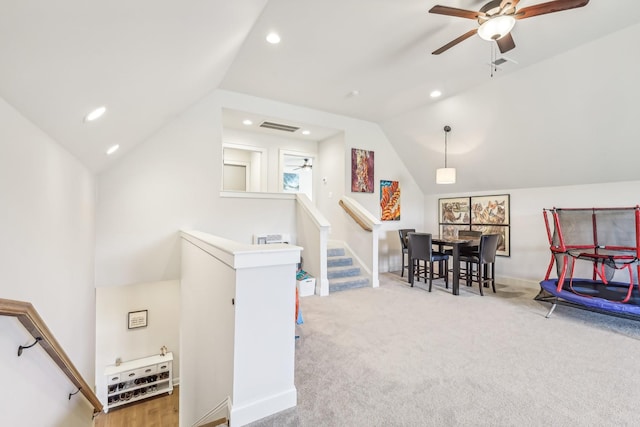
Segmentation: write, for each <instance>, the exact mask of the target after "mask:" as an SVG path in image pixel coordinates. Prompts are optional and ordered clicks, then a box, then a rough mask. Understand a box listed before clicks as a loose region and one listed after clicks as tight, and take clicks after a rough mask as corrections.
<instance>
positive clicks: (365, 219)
mask: <svg viewBox="0 0 640 427" xmlns="http://www.w3.org/2000/svg"><path fill="white" fill-rule="evenodd" d="M338 204H339V205H340V206H342V209H344V210H345V212H346V213H347V214H349V216H350V217H351V218H353V220H354V221H355V222H356V223H358V225H359V226H360V227H362V229H363V230H365V231H373V229H374V228H377V227H379V226H380V225H381V224H382V223H381V222H380V221H379V220H378V219H376V218H375V217H374V216H373V215H371V214H370V213H369V212H368V211H367V210H365V209H363V208H362V206H361V205H360V204H359V203H357V202H356V201H355V200H353V199H351V198H350V197H347V196H342V197H341V198H340V201H339V202H338Z"/></svg>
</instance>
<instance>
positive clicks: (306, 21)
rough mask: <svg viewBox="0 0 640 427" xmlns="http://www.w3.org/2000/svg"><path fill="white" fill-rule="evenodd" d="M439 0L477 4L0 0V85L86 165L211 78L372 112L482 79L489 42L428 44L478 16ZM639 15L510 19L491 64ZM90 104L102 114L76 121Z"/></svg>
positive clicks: (100, 162) (633, 6)
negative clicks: (439, 10) (509, 40)
mask: <svg viewBox="0 0 640 427" xmlns="http://www.w3.org/2000/svg"><path fill="white" fill-rule="evenodd" d="M437 3H438V4H442V5H447V6H452V7H458V8H463V9H473V10H478V9H479V8H480V7H482V5H483V4H484V3H486V1H477V0H442V1H438V2H436V1H424V0H407V1H397V0H323V1H315V0H269V1H267V0H234V1H228V0H183V1H179V2H178V1H170V0H154V1H150V0H136V1H124V0H112V1H109V2H94V1H87V0H57V1H45V0H21V1H9V0H0V4H1V5H2V9H1V10H2V12H1V13H0V96H1V97H2V98H4V99H5V100H6V101H7V102H9V103H10V104H11V105H13V106H14V107H15V108H16V109H17V110H18V111H20V112H21V113H22V114H23V115H24V116H25V117H26V118H28V119H29V120H30V121H31V122H33V123H34V124H36V125H37V126H38V127H39V128H40V129H42V130H43V131H44V132H46V133H47V134H48V135H50V136H51V137H52V138H54V139H55V140H56V141H58V142H59V143H60V144H62V145H63V146H65V147H66V148H67V149H68V150H69V151H70V152H72V153H73V154H74V155H75V156H77V157H78V158H79V159H80V160H81V161H82V162H83V163H84V164H85V165H87V167H88V168H89V169H90V170H92V171H94V172H99V171H101V170H103V169H104V168H106V167H108V165H109V161H110V158H109V157H108V156H106V155H105V150H106V149H107V148H108V147H110V146H112V145H114V144H120V147H121V149H120V154H119V155H123V154H124V153H126V152H127V151H128V150H131V149H132V148H133V147H134V146H135V145H136V144H139V143H140V142H141V141H143V140H145V139H146V138H147V137H149V136H150V135H152V134H153V133H154V132H155V131H157V130H158V129H159V128H160V127H162V126H163V125H164V124H166V123H168V122H169V121H171V120H172V118H174V117H175V116H176V115H177V114H179V113H180V112H181V111H183V110H184V109H185V108H187V107H188V106H190V105H191V104H193V103H194V102H196V101H197V100H198V99H200V98H202V97H203V96H205V95H206V94H207V93H209V92H210V91H212V90H214V89H216V88H223V89H227V90H231V91H236V92H241V93H246V94H251V95H256V96H259V97H264V98H269V99H273V100H278V101H283V102H287V103H291V104H294V105H300V106H307V107H312V108H315V109H319V110H323V111H328V112H333V113H337V114H342V115H346V116H350V117H355V118H360V119H365V120H369V121H373V122H383V121H387V120H391V119H396V118H398V117H402V116H403V115H405V114H410V112H411V111H414V110H415V109H416V108H418V107H420V106H424V105H428V104H430V103H434V102H439V100H434V99H432V98H431V97H430V96H429V94H430V92H431V91H432V90H435V89H438V90H441V91H442V92H443V95H442V97H441V99H442V98H446V97H449V96H452V95H454V94H457V93H461V92H464V91H467V90H469V89H470V88H473V87H475V86H477V85H481V84H484V83H485V82H486V81H487V79H488V78H489V77H488V76H489V68H490V67H489V65H488V64H489V62H490V61H491V47H490V46H491V43H490V42H486V41H484V40H481V39H480V38H479V37H477V36H473V37H471V38H470V39H468V40H465V41H464V42H462V43H460V44H459V45H457V46H455V47H453V48H452V49H450V50H449V51H447V52H445V53H443V54H442V55H437V56H436V55H432V54H431V52H432V51H433V50H435V49H437V48H439V47H441V46H442V45H444V44H445V43H447V42H449V41H450V40H452V39H454V38H456V37H458V36H460V35H462V34H464V33H465V32H467V31H469V30H470V29H473V28H475V26H477V23H476V22H474V21H472V20H469V19H461V18H455V17H449V16H443V15H435V14H430V13H428V10H429V9H430V8H431V7H432V6H434V5H435V4H437ZM537 3H540V1H539V0H522V1H521V2H520V4H519V6H518V7H526V6H530V5H533V4H537ZM637 22H640V2H638V1H634V0H614V1H611V0H610V1H605V0H592V1H591V2H590V3H589V4H588V5H587V6H586V7H583V8H580V9H574V10H570V11H564V12H559V13H555V14H549V15H542V16H537V17H535V18H532V19H527V20H522V21H518V22H517V24H516V27H515V28H514V30H513V31H512V34H513V36H514V39H515V41H516V45H517V47H516V49H514V50H512V51H510V52H508V53H507V54H506V55H500V54H499V53H498V57H504V58H505V59H506V61H507V62H505V63H504V64H503V65H502V67H501V70H500V71H499V73H500V75H501V76H503V75H508V74H509V73H512V72H514V71H517V70H521V69H523V68H525V67H528V66H530V65H532V64H535V63H538V62H540V61H542V60H545V59H547V58H550V57H552V56H554V55H558V54H560V53H562V52H565V51H567V50H569V49H572V48H573V47H576V46H579V45H581V44H583V43H586V42H589V41H592V40H596V39H598V38H600V37H603V36H604V35H606V34H608V33H611V32H612V31H615V30H617V29H620V28H624V27H626V26H629V25H632V24H635V23H637ZM270 31H277V32H278V33H279V34H280V36H281V38H282V41H281V43H280V44H277V45H271V44H268V43H266V42H265V36H266V35H267V33H268V32H270ZM635 51H636V48H635V47H633V46H632V47H630V48H629V54H630V55H635V54H636V53H635ZM603 54H604V56H605V57H606V52H603ZM100 105H105V106H107V113H106V115H105V117H103V118H102V119H100V120H99V121H96V122H92V123H85V122H84V120H83V118H84V116H85V115H86V114H87V113H88V112H89V111H90V110H91V109H93V108H95V107H97V106H100ZM408 131H410V130H408ZM392 142H393V141H392Z"/></svg>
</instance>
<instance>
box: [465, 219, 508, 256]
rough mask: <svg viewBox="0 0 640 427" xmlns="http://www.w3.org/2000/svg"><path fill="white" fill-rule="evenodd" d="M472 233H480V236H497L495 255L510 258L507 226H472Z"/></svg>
mask: <svg viewBox="0 0 640 427" xmlns="http://www.w3.org/2000/svg"><path fill="white" fill-rule="evenodd" d="M471 229H472V230H474V231H482V234H499V235H500V240H499V241H498V251H497V252H496V255H500V256H511V235H510V233H509V231H510V230H509V229H510V227H509V226H508V225H472V226H471Z"/></svg>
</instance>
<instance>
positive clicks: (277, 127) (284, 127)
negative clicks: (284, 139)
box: [260, 122, 300, 132]
mask: <svg viewBox="0 0 640 427" xmlns="http://www.w3.org/2000/svg"><path fill="white" fill-rule="evenodd" d="M260 127H261V128H267V129H274V130H281V131H283V132H295V131H297V130H298V129H300V128H299V127H295V126H289V125H283V124H282V123H274V122H262V123H260Z"/></svg>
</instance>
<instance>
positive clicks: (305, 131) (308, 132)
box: [302, 129, 311, 135]
mask: <svg viewBox="0 0 640 427" xmlns="http://www.w3.org/2000/svg"><path fill="white" fill-rule="evenodd" d="M302 134H303V135H311V131H310V130H306V129H305V130H303V131H302Z"/></svg>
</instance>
